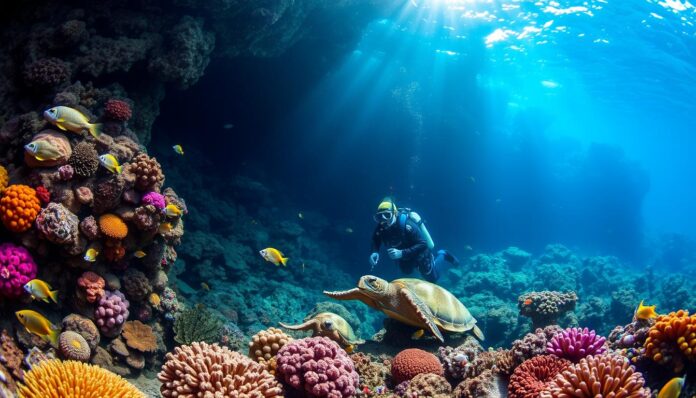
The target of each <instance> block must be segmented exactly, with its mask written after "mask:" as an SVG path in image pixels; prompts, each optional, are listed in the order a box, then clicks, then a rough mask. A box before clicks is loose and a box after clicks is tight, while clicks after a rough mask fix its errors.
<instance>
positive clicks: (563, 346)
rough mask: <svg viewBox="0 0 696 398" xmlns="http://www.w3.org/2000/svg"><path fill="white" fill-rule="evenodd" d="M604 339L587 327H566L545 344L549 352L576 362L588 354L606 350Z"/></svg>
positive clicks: (600, 352) (597, 353) (596, 353)
mask: <svg viewBox="0 0 696 398" xmlns="http://www.w3.org/2000/svg"><path fill="white" fill-rule="evenodd" d="M605 341H606V339H605V338H604V337H602V336H598V335H597V334H596V333H595V331H594V330H589V329H587V328H584V329H580V328H568V329H565V330H562V331H560V332H558V333H556V335H554V336H553V338H552V339H551V341H549V342H548V344H547V346H546V347H547V348H546V349H547V351H548V353H549V354H554V355H556V356H557V357H560V358H565V359H569V360H571V361H573V362H577V361H579V360H581V359H582V358H585V357H586V356H588V355H599V354H602V353H604V351H606V348H605V347H604V343H605Z"/></svg>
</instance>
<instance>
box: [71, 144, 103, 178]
mask: <svg viewBox="0 0 696 398" xmlns="http://www.w3.org/2000/svg"><path fill="white" fill-rule="evenodd" d="M68 164H69V165H70V166H72V168H73V170H74V171H75V175H77V176H78V177H82V178H86V177H91V176H93V175H94V173H96V172H97V169H98V168H99V154H98V153H97V149H96V148H95V147H94V145H93V144H91V143H89V142H87V141H81V142H79V143H78V144H77V145H75V146H74V147H73V151H72V155H71V156H70V158H69V159H68Z"/></svg>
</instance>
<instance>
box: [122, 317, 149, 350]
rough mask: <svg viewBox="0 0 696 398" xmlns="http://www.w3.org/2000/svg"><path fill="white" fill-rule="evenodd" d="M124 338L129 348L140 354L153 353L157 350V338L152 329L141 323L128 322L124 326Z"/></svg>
mask: <svg viewBox="0 0 696 398" xmlns="http://www.w3.org/2000/svg"><path fill="white" fill-rule="evenodd" d="M121 334H122V335H123V337H124V338H125V339H126V344H127V345H128V347H130V348H132V349H134V350H138V351H140V352H153V351H155V350H157V336H155V334H154V333H153V332H152V328H151V327H150V326H148V325H145V324H144V323H142V322H140V321H128V322H126V324H125V325H123V332H121Z"/></svg>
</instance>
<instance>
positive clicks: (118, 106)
mask: <svg viewBox="0 0 696 398" xmlns="http://www.w3.org/2000/svg"><path fill="white" fill-rule="evenodd" d="M131 116H133V112H132V111H131V106H130V104H128V103H127V102H126V101H122V100H117V99H113V98H112V99H110V100H108V101H106V103H105V104H104V117H106V118H107V119H111V120H115V121H117V122H127V121H128V120H130V118H131Z"/></svg>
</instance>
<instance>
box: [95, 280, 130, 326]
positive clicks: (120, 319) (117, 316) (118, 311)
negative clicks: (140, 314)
mask: <svg viewBox="0 0 696 398" xmlns="http://www.w3.org/2000/svg"><path fill="white" fill-rule="evenodd" d="M129 306H130V303H129V302H128V300H126V297H125V296H124V295H123V293H121V292H119V291H118V290H116V291H114V292H106V293H105V294H104V296H102V298H101V299H99V306H98V307H97V309H96V310H95V311H94V318H95V320H96V323H97V326H99V330H101V332H102V334H103V335H104V336H106V337H116V336H118V334H119V333H121V329H122V328H123V324H124V323H125V322H126V320H127V319H128V315H129V312H128V307H129Z"/></svg>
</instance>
